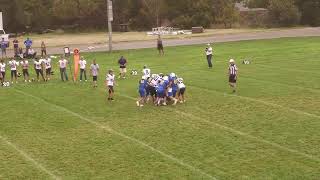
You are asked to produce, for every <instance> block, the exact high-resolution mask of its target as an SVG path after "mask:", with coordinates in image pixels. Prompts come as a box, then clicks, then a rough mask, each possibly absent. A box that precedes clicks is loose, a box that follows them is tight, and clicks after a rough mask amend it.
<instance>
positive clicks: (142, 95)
mask: <svg viewBox="0 0 320 180" xmlns="http://www.w3.org/2000/svg"><path fill="white" fill-rule="evenodd" d="M146 87H147V80H146V77H145V76H143V77H142V78H141V80H140V81H139V94H140V97H139V99H138V101H137V102H136V103H137V106H138V107H139V106H140V107H143V104H144V102H145V99H146Z"/></svg>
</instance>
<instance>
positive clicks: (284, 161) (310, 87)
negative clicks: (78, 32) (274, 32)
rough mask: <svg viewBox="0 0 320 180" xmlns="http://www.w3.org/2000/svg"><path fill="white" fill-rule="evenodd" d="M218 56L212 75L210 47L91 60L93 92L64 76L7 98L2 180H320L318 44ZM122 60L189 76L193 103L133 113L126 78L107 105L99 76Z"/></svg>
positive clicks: (0, 149) (298, 41)
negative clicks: (233, 82)
mask: <svg viewBox="0 0 320 180" xmlns="http://www.w3.org/2000/svg"><path fill="white" fill-rule="evenodd" d="M214 49H215V53H216V56H215V68H214V69H213V70H209V69H208V68H207V65H206V62H205V57H204V47H203V46H184V47H170V48H166V53H167V54H166V56H164V57H159V56H157V54H156V53H157V52H156V51H155V50H154V49H145V50H130V51H121V52H115V53H113V54H111V55H108V54H106V53H95V54H86V55H85V56H86V57H87V58H88V59H92V58H93V57H96V58H97V61H98V63H99V65H100V67H101V68H102V72H101V75H100V78H99V88H98V89H93V88H92V87H91V84H90V83H89V82H87V83H76V84H75V83H73V82H67V83H63V82H60V80H59V76H58V73H57V68H56V69H55V71H56V75H55V77H54V78H55V79H54V80H52V81H51V82H49V83H31V84H24V83H22V80H20V82H21V83H20V84H18V85H16V84H14V85H13V86H12V87H10V88H0V103H1V118H0V124H1V126H0V179H319V178H320V111H319V109H320V71H319V67H320V58H319V57H320V38H318V37H310V38H284V39H275V40H261V41H242V42H233V43H219V44H216V45H215V47H214ZM121 54H123V55H124V56H125V57H127V59H128V60H129V69H141V68H142V67H143V65H145V64H147V65H148V66H149V67H150V68H151V69H152V71H153V72H157V73H160V72H163V73H170V72H175V73H177V74H178V75H179V76H181V77H183V78H184V80H185V84H186V85H187V92H186V93H187V94H186V97H187V102H186V103H185V104H179V105H177V106H176V107H173V106H167V107H154V106H152V105H147V106H146V107H143V108H137V107H136V105H135V99H136V98H137V96H138V92H137V86H138V80H139V78H140V77H141V76H140V75H139V76H136V77H133V76H130V77H129V78H128V79H126V80H119V81H118V86H117V87H116V89H115V90H116V95H115V99H116V101H114V102H106V91H105V87H104V85H103V84H104V82H103V81H104V80H103V79H104V75H105V73H106V71H107V69H110V68H113V69H116V70H118V68H117V64H116V61H117V59H118V58H119V56H120V55H121ZM229 58H235V59H236V60H237V62H238V66H239V70H240V76H239V81H238V82H239V84H238V85H239V88H238V92H237V94H235V95H233V94H232V93H231V90H230V89H229V87H228V84H227V66H228V59H229ZM245 58H246V59H249V60H251V62H252V64H250V65H242V64H240V62H239V61H240V60H243V59H245ZM139 71H140V70H139ZM7 74H9V72H8V71H7ZM90 79H91V78H90Z"/></svg>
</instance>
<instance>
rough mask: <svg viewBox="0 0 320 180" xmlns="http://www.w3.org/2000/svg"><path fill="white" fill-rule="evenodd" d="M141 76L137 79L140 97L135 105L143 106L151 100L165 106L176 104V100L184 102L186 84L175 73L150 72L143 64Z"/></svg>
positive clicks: (157, 104)
mask: <svg viewBox="0 0 320 180" xmlns="http://www.w3.org/2000/svg"><path fill="white" fill-rule="evenodd" d="M142 73H143V76H142V78H141V80H140V81H139V94H140V97H139V99H138V101H137V102H136V104H137V106H140V107H142V106H144V104H145V103H148V102H149V101H150V100H152V103H154V104H155V105H156V106H161V105H163V106H166V105H167V104H169V103H172V105H176V104H177V102H180V103H184V102H185V98H184V94H185V91H186V86H185V84H184V82H183V79H182V78H180V77H177V75H176V74H175V73H170V74H168V75H164V74H163V73H159V74H151V70H150V69H149V68H147V66H144V68H143V71H142Z"/></svg>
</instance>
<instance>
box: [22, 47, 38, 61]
mask: <svg viewBox="0 0 320 180" xmlns="http://www.w3.org/2000/svg"><path fill="white" fill-rule="evenodd" d="M36 55H37V52H35V51H34V49H32V48H30V49H28V51H27V54H25V55H24V57H25V58H28V59H31V58H35V57H36Z"/></svg>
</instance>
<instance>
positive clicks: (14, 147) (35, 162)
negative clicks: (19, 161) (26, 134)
mask: <svg viewBox="0 0 320 180" xmlns="http://www.w3.org/2000/svg"><path fill="white" fill-rule="evenodd" d="M0 139H1V140H2V141H3V142H4V143H6V144H7V145H8V146H10V147H11V148H13V149H14V150H15V151H17V152H18V153H19V154H20V155H21V156H23V157H24V158H25V159H26V160H27V161H29V162H31V163H32V164H33V165H34V166H35V167H37V168H38V169H40V170H41V171H43V172H45V173H46V174H48V175H49V176H51V178H52V179H57V180H59V179H61V178H59V177H58V176H56V175H54V174H53V173H52V172H51V171H49V170H48V169H46V168H45V167H44V166H43V165H41V164H40V163H39V162H37V161H36V160H34V159H33V158H32V157H31V156H29V155H28V154H27V153H26V152H24V151H23V150H21V149H20V148H18V147H17V146H16V145H14V144H13V143H11V142H10V141H9V140H8V139H7V138H5V137H3V136H1V135H0Z"/></svg>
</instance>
